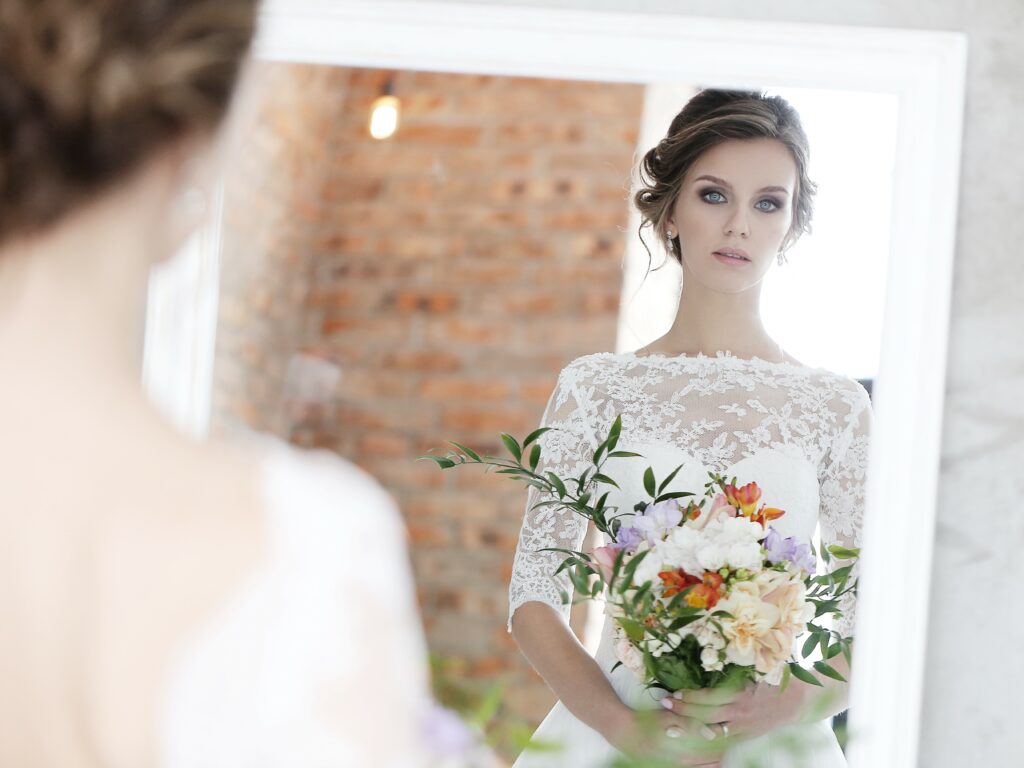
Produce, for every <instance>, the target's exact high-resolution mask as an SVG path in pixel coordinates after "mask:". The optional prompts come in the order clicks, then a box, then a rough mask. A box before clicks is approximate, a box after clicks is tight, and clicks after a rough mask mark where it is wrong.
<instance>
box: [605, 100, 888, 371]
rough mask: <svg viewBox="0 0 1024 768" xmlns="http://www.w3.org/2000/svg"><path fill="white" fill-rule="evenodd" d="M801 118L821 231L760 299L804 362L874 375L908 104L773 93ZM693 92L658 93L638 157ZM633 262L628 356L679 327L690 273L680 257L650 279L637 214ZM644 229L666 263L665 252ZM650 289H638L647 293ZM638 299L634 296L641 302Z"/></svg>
mask: <svg viewBox="0 0 1024 768" xmlns="http://www.w3.org/2000/svg"><path fill="white" fill-rule="evenodd" d="M765 90H766V91H767V92H768V93H770V94H778V95H780V96H782V97H783V98H785V99H786V100H787V101H789V102H790V103H791V104H792V105H793V106H794V107H795V108H796V109H797V111H798V112H799V113H800V117H801V120H802V122H803V125H804V130H805V131H806V132H807V136H808V139H809V141H810V145H811V160H810V168H809V172H810V176H811V178H812V179H813V180H814V181H815V182H817V184H818V192H817V195H816V197H815V201H814V206H815V207H814V218H813V221H812V228H813V232H812V233H809V234H805V235H804V236H803V237H802V238H801V239H800V241H799V242H798V243H797V244H796V245H795V246H794V247H793V248H791V249H790V251H789V254H788V263H786V264H785V265H783V266H781V267H779V266H778V265H777V264H776V265H773V266H772V269H771V270H770V271H769V272H768V275H767V276H766V278H765V284H764V288H763V291H762V295H761V314H762V317H763V318H764V322H765V327H766V328H767V329H768V332H769V333H770V334H772V336H773V337H774V338H776V339H778V340H779V341H780V342H781V343H782V345H783V347H784V348H785V349H786V350H787V351H788V352H789V353H790V354H791V355H793V356H794V357H796V358H797V359H798V360H801V361H802V362H804V363H806V364H808V365H812V366H822V367H825V368H829V369H830V370H834V371H836V372H839V373H843V374H846V375H848V376H852V377H855V378H874V377H875V375H876V373H877V370H878V357H879V349H880V343H881V332H882V322H883V299H884V295H885V279H886V265H887V263H888V259H889V257H890V254H889V225H890V221H889V209H890V197H891V192H892V181H893V179H892V174H893V164H894V157H895V141H896V120H897V107H898V105H897V99H896V97H895V96H892V95H889V94H876V93H861V92H840V91H822V90H812V89H804V88H779V89H765ZM694 92H695V91H694V89H692V88H689V87H683V86H676V85H666V84H657V85H652V86H649V87H648V89H647V94H646V99H645V105H644V117H643V124H642V128H641V132H640V134H641V137H640V147H639V149H638V154H637V159H639V158H640V157H641V156H642V153H643V152H646V151H647V149H648V148H650V147H651V146H653V145H654V144H655V143H656V142H657V141H658V140H659V139H660V138H661V137H662V136H663V135H664V131H665V129H666V127H667V126H668V124H669V122H670V121H671V118H672V117H673V116H674V115H675V114H676V113H677V112H678V111H679V109H680V108H681V107H682V105H683V104H684V103H685V101H686V99H688V98H689V97H690V96H691V95H692V94H693V93H694ZM631 216H632V218H631V223H630V228H629V233H628V236H629V242H628V246H627V255H626V263H625V278H624V287H623V302H622V306H623V311H622V316H621V318H620V327H619V342H618V349H619V350H620V351H623V350H629V349H635V348H637V347H640V346H643V345H644V344H647V343H649V342H651V341H653V340H654V339H656V338H658V337H659V336H661V335H662V334H663V333H664V332H665V331H666V330H667V329H668V326H669V325H670V324H671V322H672V319H673V317H674V313H675V308H676V302H677V301H678V290H679V281H680V279H681V272H680V270H679V268H678V267H677V266H676V265H675V263H674V262H671V261H670V262H669V263H668V264H667V265H666V266H665V267H664V268H663V269H660V270H658V271H656V272H651V273H650V274H649V275H647V279H646V281H645V282H644V283H643V285H642V286H641V280H643V278H644V272H645V270H646V269H647V264H648V260H647V253H646V251H644V249H643V246H642V245H641V244H640V242H639V240H638V238H637V235H636V228H637V226H638V225H639V223H640V222H639V218H638V217H637V215H636V213H635V212H633V213H631ZM648 232H649V230H647V231H645V235H644V236H645V238H646V240H647V242H648V245H649V246H650V247H651V251H652V253H653V258H654V263H653V266H658V265H659V264H660V263H661V262H662V260H663V258H664V251H663V250H661V248H660V246H657V245H656V244H655V243H654V241H653V238H652V237H650V236H649V235H648ZM638 286H640V288H639V291H637V287H638ZM634 293H635V296H634Z"/></svg>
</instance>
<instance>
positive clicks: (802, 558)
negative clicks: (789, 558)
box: [793, 544, 817, 576]
mask: <svg viewBox="0 0 1024 768" xmlns="http://www.w3.org/2000/svg"><path fill="white" fill-rule="evenodd" d="M793 562H794V563H795V564H796V565H797V566H799V567H800V568H803V569H804V570H805V571H807V572H808V573H809V574H811V575H812V576H813V575H814V571H815V569H816V568H817V562H816V561H815V559H814V554H813V553H812V552H811V545H810V544H797V546H796V550H795V551H794V553H793Z"/></svg>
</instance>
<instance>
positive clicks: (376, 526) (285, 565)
mask: <svg viewBox="0 0 1024 768" xmlns="http://www.w3.org/2000/svg"><path fill="white" fill-rule="evenodd" d="M264 440H265V448H266V454H265V458H264V460H263V464H262V467H261V473H260V474H261V478H262V496H263V501H264V507H265V510H266V517H265V521H264V524H265V526H266V532H267V539H268V541H269V542H270V547H269V550H270V553H269V556H268V557H267V558H266V560H265V562H263V563H262V564H261V566H260V567H259V568H258V569H257V570H255V571H254V572H253V573H252V574H251V577H250V578H249V579H248V581H247V583H246V584H245V585H244V586H243V588H241V589H240V590H239V591H238V592H237V594H236V595H235V596H234V599H233V600H232V601H231V602H230V603H229V604H227V605H225V606H224V608H223V610H221V611H220V612H219V613H218V615H217V616H216V617H215V618H214V619H213V620H212V621H210V622H209V623H208V625H207V626H205V627H203V628H202V629H201V630H200V631H199V632H198V633H197V634H196V635H195V636H194V637H193V638H191V642H189V643H188V645H187V647H186V648H185V650H184V652H183V653H182V655H181V657H180V659H179V662H178V663H177V664H176V665H175V668H174V669H172V670H171V672H170V675H169V682H168V685H167V696H166V698H165V701H164V706H163V707H162V720H161V723H160V745H159V761H158V765H159V766H160V767H161V768H341V767H343V766H344V767H345V768H347V767H349V766H352V767H353V768H356V767H358V768H363V767H364V766H381V767H387V768H413V767H417V766H421V765H423V764H424V762H425V761H424V758H423V752H424V750H423V743H422V741H421V732H420V728H421V726H422V724H423V721H424V713H425V711H426V708H427V707H428V691H429V682H428V681H429V675H428V668H427V655H426V645H425V643H424V640H423V632H422V629H421V628H420V624H419V613H418V608H417V605H416V600H415V594H414V590H413V580H412V574H411V568H410V565H409V562H408V556H407V548H406V536H405V529H404V527H403V525H402V521H401V518H400V516H399V513H398V510H397V508H396V506H395V504H394V502H393V501H392V500H391V497H390V496H389V495H388V494H387V493H385V492H384V490H383V489H382V488H381V487H380V486H379V485H378V484H377V482H376V481H375V480H374V479H373V478H372V477H371V476H370V475H368V474H366V473H365V472H363V471H362V470H360V469H359V468H357V467H356V466H355V465H353V464H350V463H349V462H347V461H344V460H342V459H340V458H338V457H337V456H334V455H332V454H329V453H328V452H326V451H300V450H298V449H295V448H293V447H291V446H289V445H287V444H285V443H283V442H279V441H277V440H272V439H269V438H265V439H264ZM182 567H186V568H187V567H188V564H187V563H183V564H182Z"/></svg>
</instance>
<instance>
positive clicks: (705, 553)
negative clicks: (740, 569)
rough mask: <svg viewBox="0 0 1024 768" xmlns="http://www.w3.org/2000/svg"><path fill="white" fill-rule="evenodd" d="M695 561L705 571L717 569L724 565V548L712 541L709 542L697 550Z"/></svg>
mask: <svg viewBox="0 0 1024 768" xmlns="http://www.w3.org/2000/svg"><path fill="white" fill-rule="evenodd" d="M734 546H736V545H734ZM697 562H698V563H699V564H700V567H701V568H702V569H703V570H705V571H717V570H719V569H720V568H722V567H723V566H725V550H723V549H722V547H720V546H718V545H717V544H715V543H714V542H709V543H707V544H705V545H704V546H703V547H701V548H700V549H699V550H697Z"/></svg>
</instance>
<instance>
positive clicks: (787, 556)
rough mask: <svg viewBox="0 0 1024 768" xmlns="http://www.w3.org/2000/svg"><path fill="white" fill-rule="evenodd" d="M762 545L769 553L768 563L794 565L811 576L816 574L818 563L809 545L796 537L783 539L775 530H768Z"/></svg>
mask: <svg viewBox="0 0 1024 768" xmlns="http://www.w3.org/2000/svg"><path fill="white" fill-rule="evenodd" d="M762 545H763V546H764V548H765V549H766V550H767V552H768V555H767V557H768V562H769V563H771V564H772V565H775V564H777V563H783V562H786V563H793V564H794V565H795V566H797V567H798V568H802V569H803V570H805V571H807V572H808V573H810V574H813V573H814V570H815V567H816V562H815V560H814V555H813V554H812V553H811V547H810V545H809V544H802V543H800V542H799V541H797V539H796V537H795V536H787V537H786V538H782V536H780V535H779V532H778V531H776V530H775V529H774V528H771V527H770V528H769V529H768V535H767V536H765V538H764V541H763V542H762Z"/></svg>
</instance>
